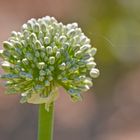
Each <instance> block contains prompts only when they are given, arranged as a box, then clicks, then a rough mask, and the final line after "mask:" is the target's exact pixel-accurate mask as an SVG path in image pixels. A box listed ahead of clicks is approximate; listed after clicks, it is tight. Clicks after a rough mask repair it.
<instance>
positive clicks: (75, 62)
mask: <svg viewBox="0 0 140 140" xmlns="http://www.w3.org/2000/svg"><path fill="white" fill-rule="evenodd" d="M3 47H4V49H3V50H0V56H1V57H2V59H3V62H2V64H1V66H2V68H3V69H4V71H5V74H3V75H1V78H3V79H5V80H7V82H6V86H7V88H8V93H9V94H13V93H19V94H20V95H21V100H20V102H21V103H25V102H28V103H33V104H40V111H39V112H40V115H39V133H38V140H52V122H53V103H54V101H55V100H56V98H57V95H58V94H57V88H58V87H60V86H61V87H63V88H64V89H65V90H66V91H67V93H68V95H69V96H70V97H71V99H72V101H79V100H81V99H82V97H81V93H84V92H86V91H87V90H89V89H90V88H91V87H92V85H93V82H92V80H93V78H96V77H98V75H99V70H98V69H96V68H95V66H96V63H95V61H94V55H95V53H96V48H94V47H92V46H91V44H90V39H89V38H88V37H86V36H85V34H84V33H83V32H82V30H81V28H79V27H78V24H77V23H72V24H67V25H63V24H62V23H61V22H58V21H57V20H56V19H55V18H54V17H49V16H46V17H43V18H39V19H38V20H36V19H34V18H32V19H31V20H29V21H28V22H27V23H25V24H23V26H22V28H21V31H20V32H15V31H13V32H12V33H11V36H10V38H9V39H8V41H4V42H3ZM45 121H46V122H45Z"/></svg>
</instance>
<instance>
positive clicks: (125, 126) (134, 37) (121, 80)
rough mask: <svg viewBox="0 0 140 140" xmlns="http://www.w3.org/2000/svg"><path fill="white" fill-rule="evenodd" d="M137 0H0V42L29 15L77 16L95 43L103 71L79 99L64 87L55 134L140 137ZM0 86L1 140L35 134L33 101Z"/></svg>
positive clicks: (109, 139) (57, 137) (77, 139)
mask: <svg viewBox="0 0 140 140" xmlns="http://www.w3.org/2000/svg"><path fill="white" fill-rule="evenodd" d="M139 13H140V1H139V0H133V1H132V0H107V1H105V0H23V1H20V0H12V1H9V0H0V46H2V41H4V40H7V38H8V37H9V36H10V32H11V31H13V30H15V31H19V30H20V27H21V25H22V24H23V23H24V22H26V21H27V20H28V19H30V18H32V17H34V18H39V17H43V16H46V15H50V16H54V17H55V18H56V19H57V20H59V21H62V22H63V23H65V24H66V23H70V22H78V24H79V26H80V27H82V29H83V31H84V32H85V34H86V35H87V36H88V37H89V38H90V39H91V41H92V45H93V46H94V47H96V48H97V49H98V53H97V54H96V62H97V64H98V65H97V67H98V68H99V69H100V72H101V75H100V77H99V78H98V79H95V80H94V87H93V88H92V89H91V90H90V91H89V93H86V94H84V100H83V102H80V103H74V104H73V103H71V101H70V100H69V97H68V96H67V94H66V93H64V91H63V90H62V89H60V92H61V93H60V96H59V99H58V100H57V103H56V111H55V130H54V140H140V109H139V107H140V15H139ZM3 93H4V87H2V86H1V88H0V140H37V112H38V108H37V106H35V105H30V104H23V105H21V104H20V103H19V96H16V95H14V96H12V95H10V96H7V95H4V94H3Z"/></svg>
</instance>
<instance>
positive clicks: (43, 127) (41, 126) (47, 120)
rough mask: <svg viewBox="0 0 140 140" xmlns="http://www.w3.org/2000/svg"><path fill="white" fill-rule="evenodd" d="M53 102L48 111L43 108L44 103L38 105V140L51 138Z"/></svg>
mask: <svg viewBox="0 0 140 140" xmlns="http://www.w3.org/2000/svg"><path fill="white" fill-rule="evenodd" d="M53 121H54V103H53V104H51V106H50V108H49V112H48V111H46V110H45V104H41V105H39V118H38V140H53Z"/></svg>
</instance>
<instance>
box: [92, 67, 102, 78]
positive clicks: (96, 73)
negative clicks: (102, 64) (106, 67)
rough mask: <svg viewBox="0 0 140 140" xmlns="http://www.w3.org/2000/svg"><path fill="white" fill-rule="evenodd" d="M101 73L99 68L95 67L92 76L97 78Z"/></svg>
mask: <svg viewBox="0 0 140 140" xmlns="http://www.w3.org/2000/svg"><path fill="white" fill-rule="evenodd" d="M99 74H100V72H99V70H98V69H95V68H93V69H91V71H90V76H91V77H92V78H97V77H98V76H99Z"/></svg>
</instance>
